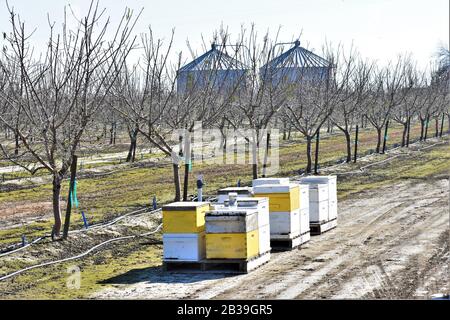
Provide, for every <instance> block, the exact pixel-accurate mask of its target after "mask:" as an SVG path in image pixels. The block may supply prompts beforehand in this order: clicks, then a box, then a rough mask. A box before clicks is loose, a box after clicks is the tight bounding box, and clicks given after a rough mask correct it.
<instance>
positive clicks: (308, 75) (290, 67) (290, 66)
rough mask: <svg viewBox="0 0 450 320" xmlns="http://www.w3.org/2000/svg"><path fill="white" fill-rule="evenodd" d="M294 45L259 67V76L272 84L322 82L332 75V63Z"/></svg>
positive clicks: (298, 44)
mask: <svg viewBox="0 0 450 320" xmlns="http://www.w3.org/2000/svg"><path fill="white" fill-rule="evenodd" d="M293 44H294V46H293V47H292V48H290V49H289V50H287V51H285V52H283V53H282V54H280V55H279V56H278V57H276V58H274V59H273V60H271V61H269V62H268V63H267V64H266V65H264V66H263V67H262V68H261V69H260V74H261V78H262V79H263V80H265V81H269V82H271V83H272V84H273V85H278V84H280V83H288V84H289V83H299V84H301V83H302V82H311V81H313V82H323V81H327V80H329V79H330V78H331V77H332V70H333V65H332V63H330V62H329V61H327V60H325V59H324V58H322V57H319V56H318V55H316V54H314V53H312V52H311V51H309V50H306V49H305V48H303V47H301V46H300V41H298V40H297V41H295V42H294V43H293Z"/></svg>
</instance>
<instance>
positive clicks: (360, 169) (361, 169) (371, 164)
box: [327, 141, 447, 175]
mask: <svg viewBox="0 0 450 320" xmlns="http://www.w3.org/2000/svg"><path fill="white" fill-rule="evenodd" d="M418 142H419V141H418ZM416 143H417V142H416ZM443 143H447V141H441V142H437V143H434V144H432V145H429V146H426V147H423V148H419V149H417V151H422V150H425V149H428V148H431V147H434V146H436V145H438V144H443ZM398 148H401V147H397V148H394V149H391V150H390V151H392V150H395V149H398ZM369 156H370V155H369ZM400 156H402V154H397V155H395V156H393V157H390V158H387V159H384V160H381V161H378V162H374V163H370V164H368V165H365V166H363V167H361V168H359V170H357V171H349V172H342V173H338V175H345V174H353V173H362V172H364V170H365V169H366V168H368V167H371V166H374V165H377V164H381V163H384V162H389V161H391V160H393V159H395V158H398V157H400ZM327 169H328V168H327Z"/></svg>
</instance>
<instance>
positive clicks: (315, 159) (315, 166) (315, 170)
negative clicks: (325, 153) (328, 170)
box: [314, 128, 320, 174]
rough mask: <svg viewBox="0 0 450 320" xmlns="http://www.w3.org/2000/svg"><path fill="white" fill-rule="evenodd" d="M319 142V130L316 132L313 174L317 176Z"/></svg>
mask: <svg viewBox="0 0 450 320" xmlns="http://www.w3.org/2000/svg"><path fill="white" fill-rule="evenodd" d="M319 142H320V128H319V130H317V135H316V152H315V155H314V174H318V173H319V170H318V168H319Z"/></svg>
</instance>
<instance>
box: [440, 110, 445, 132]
mask: <svg viewBox="0 0 450 320" xmlns="http://www.w3.org/2000/svg"><path fill="white" fill-rule="evenodd" d="M444 119H445V115H444V114H442V119H441V132H440V133H439V137H441V138H442V133H443V132H444Z"/></svg>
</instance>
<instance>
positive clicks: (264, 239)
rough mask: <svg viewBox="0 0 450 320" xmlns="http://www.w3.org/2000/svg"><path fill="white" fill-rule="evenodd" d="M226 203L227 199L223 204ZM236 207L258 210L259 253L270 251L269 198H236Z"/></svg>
mask: <svg viewBox="0 0 450 320" xmlns="http://www.w3.org/2000/svg"><path fill="white" fill-rule="evenodd" d="M227 203H228V201H225V204H227ZM236 207H237V208H241V209H243V208H246V209H256V210H257V211H258V238H259V241H258V242H259V254H264V253H266V252H270V218H269V199H268V198H262V197H253V198H237V199H236Z"/></svg>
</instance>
